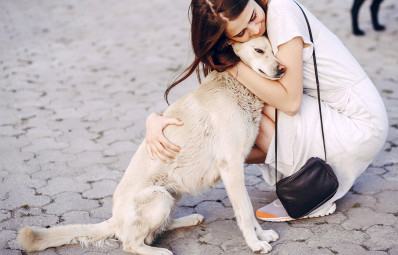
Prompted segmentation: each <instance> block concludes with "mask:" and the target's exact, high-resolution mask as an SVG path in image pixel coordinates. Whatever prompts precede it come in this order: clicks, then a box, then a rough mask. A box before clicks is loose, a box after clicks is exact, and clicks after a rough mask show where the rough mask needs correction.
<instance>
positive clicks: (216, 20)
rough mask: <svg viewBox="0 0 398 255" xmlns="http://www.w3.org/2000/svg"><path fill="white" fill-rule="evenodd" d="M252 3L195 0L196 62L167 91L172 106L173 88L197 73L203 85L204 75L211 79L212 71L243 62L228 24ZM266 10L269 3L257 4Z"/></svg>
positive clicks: (192, 10) (193, 33) (192, 9)
mask: <svg viewBox="0 0 398 255" xmlns="http://www.w3.org/2000/svg"><path fill="white" fill-rule="evenodd" d="M248 2H249V0H192V1H191V5H190V7H189V10H190V13H191V43H192V48H193V52H194V54H195V59H194V61H193V62H192V64H191V65H190V66H188V68H187V69H185V70H184V71H183V72H182V73H181V74H180V75H179V76H178V77H177V79H176V80H175V81H174V82H173V83H172V84H171V85H170V86H169V87H168V88H167V89H166V91H165V93H164V97H165V99H166V102H167V103H168V94H169V92H170V90H171V89H172V88H174V87H175V86H176V85H178V84H179V83H181V82H182V81H184V80H185V79H186V78H188V77H189V76H190V75H191V74H192V73H193V72H194V71H196V74H197V77H198V80H199V82H200V81H201V72H202V74H203V75H204V76H207V74H209V73H210V72H211V71H213V70H216V71H218V72H223V71H225V70H227V69H228V68H230V67H233V66H234V65H235V64H236V63H237V62H238V61H239V58H238V57H237V56H236V55H235V53H234V52H233V50H232V46H231V45H229V44H228V38H227V37H226V35H225V30H226V26H227V21H228V20H234V19H236V18H238V17H239V15H240V14H241V13H242V11H243V10H244V9H245V8H246V5H247V3H248ZM256 2H257V3H258V4H260V6H262V7H265V2H266V0H256Z"/></svg>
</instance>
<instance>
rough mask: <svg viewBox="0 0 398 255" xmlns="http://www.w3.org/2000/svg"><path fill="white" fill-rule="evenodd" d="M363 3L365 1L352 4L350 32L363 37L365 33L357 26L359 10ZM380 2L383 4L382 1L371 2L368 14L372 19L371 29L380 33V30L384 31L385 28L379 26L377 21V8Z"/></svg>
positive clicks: (355, 0) (357, 0)
mask: <svg viewBox="0 0 398 255" xmlns="http://www.w3.org/2000/svg"><path fill="white" fill-rule="evenodd" d="M364 2H365V0H354V4H353V5H352V8H351V17H352V32H353V33H354V34H355V35H364V34H365V32H364V31H362V30H361V29H360V28H359V25H358V13H359V9H360V8H361V6H362V4H363V3H364ZM381 2H383V0H373V2H372V4H371V6H370V14H371V17H372V24H373V28H374V29H375V30H377V31H381V30H384V29H385V26H383V25H380V23H379V20H378V13H379V7H380V4H381Z"/></svg>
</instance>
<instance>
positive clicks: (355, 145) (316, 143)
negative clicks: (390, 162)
mask: <svg viewBox="0 0 398 255" xmlns="http://www.w3.org/2000/svg"><path fill="white" fill-rule="evenodd" d="M190 8H191V14H192V25H191V39H192V45H193V51H194V53H195V60H194V62H193V63H192V64H191V66H189V67H188V68H187V70H186V72H185V75H184V76H182V78H180V79H179V80H177V81H176V82H175V83H174V84H172V85H171V86H170V87H169V88H168V89H167V90H166V93H165V95H166V99H167V94H168V92H169V91H170V89H171V88H173V87H174V86H175V85H177V84H179V83H180V82H181V81H183V80H184V79H186V78H187V77H188V76H189V75H191V74H192V73H193V72H194V71H195V70H196V71H197V72H198V74H199V73H202V74H204V75H207V74H208V73H209V71H212V70H217V71H220V72H221V71H228V72H230V73H231V74H232V75H235V74H236V73H237V74H238V75H237V80H239V81H240V82H241V83H242V84H243V85H244V86H245V87H247V88H248V89H249V90H250V91H251V92H253V93H254V94H255V95H257V96H258V97H259V98H261V99H262V100H263V101H264V102H265V103H266V106H265V107H264V109H263V116H262V122H261V125H260V133H259V135H258V138H257V140H256V143H255V146H254V147H253V150H252V152H251V153H250V155H249V156H248V158H247V162H248V163H263V164H261V165H260V167H261V169H262V171H263V175H264V178H265V180H266V181H267V182H268V183H269V184H270V185H273V184H275V178H274V176H273V174H272V171H269V170H268V167H267V166H268V165H271V166H272V165H274V164H275V160H274V157H275V154H274V141H273V135H274V130H275V124H274V119H275V116H274V112H275V108H277V109H279V116H278V118H279V120H278V131H279V134H280V135H279V136H278V148H280V149H278V171H279V175H281V176H290V175H292V174H293V173H295V172H296V171H298V170H299V169H300V167H301V166H303V165H304V163H305V162H306V161H307V160H308V159H309V158H310V157H312V156H316V157H320V158H324V153H323V144H322V135H321V130H320V119H319V112H318V106H317V91H316V83H315V76H314V65H313V61H312V52H313V49H314V48H316V56H317V66H318V72H319V79H320V89H321V101H322V102H321V103H322V117H323V123H324V131H325V140H326V151H327V157H328V163H329V164H330V165H331V166H332V168H333V169H334V171H335V173H336V176H337V178H338V179H339V182H340V187H339V189H338V191H337V193H336V195H335V196H334V197H333V198H332V199H331V200H330V201H328V202H327V203H325V204H324V205H323V206H322V207H321V208H319V209H318V210H316V211H314V212H312V213H311V214H310V215H309V217H319V216H324V215H328V214H331V213H333V212H334V211H335V209H336V206H335V204H334V201H336V200H337V199H339V198H341V197H342V196H343V195H344V194H346V193H347V192H348V190H349V189H350V187H351V186H352V184H353V183H354V181H355V179H356V178H357V177H358V176H359V175H360V174H361V173H362V172H363V171H364V170H365V169H366V168H367V167H368V165H369V164H370V162H371V161H372V160H373V159H374V157H375V156H376V154H377V153H378V152H379V150H380V149H381V147H382V146H383V144H384V142H385V139H386V135H387V128H388V127H387V114H386V110H385V107H384V104H383V101H382V99H381V97H380V95H379V93H378V91H377V90H376V88H375V87H374V85H373V83H372V81H371V80H370V79H369V77H368V76H367V75H366V73H365V72H364V71H363V70H362V68H361V67H360V65H359V64H358V63H357V61H356V60H355V59H354V58H353V56H352V55H351V54H350V53H349V52H348V50H347V49H346V48H345V47H344V45H343V44H342V43H341V41H340V40H339V39H338V38H337V37H336V36H335V35H334V34H333V33H332V32H330V31H329V30H328V29H327V28H326V27H325V26H324V25H323V24H322V23H321V22H320V21H319V20H317V19H316V18H315V17H314V16H313V15H312V14H311V13H310V12H309V11H308V10H307V9H305V8H304V7H303V9H304V11H305V13H306V15H307V17H308V19H309V22H310V25H311V29H312V33H313V36H314V45H313V44H312V43H311V40H310V38H309V32H308V28H307V24H306V22H305V18H304V16H303V13H302V12H301V10H300V8H299V7H298V6H297V4H296V3H295V2H294V0H268V1H267V0H192V2H191V6H190ZM262 35H266V36H267V37H268V38H269V40H270V41H271V44H272V47H273V51H274V54H276V57H277V58H278V59H280V60H281V61H282V62H283V63H284V64H285V65H286V67H287V71H286V73H285V75H284V76H283V78H282V79H280V80H279V81H271V80H267V79H265V78H262V77H261V76H259V75H258V74H257V73H255V72H254V71H253V70H251V69H250V68H249V67H248V66H246V65H245V64H244V63H242V62H240V61H239V59H238V58H237V57H236V56H235V55H234V53H233V51H232V47H231V46H230V45H231V44H233V43H234V42H246V41H248V40H250V39H251V38H254V37H258V36H262ZM226 110H228V109H226ZM171 124H173V125H183V123H182V122H181V121H179V120H177V119H172V118H164V117H162V116H161V115H158V114H155V113H153V114H151V115H150V116H149V117H148V118H147V123H146V128H147V134H146V144H147V149H148V152H149V154H150V155H151V157H152V159H154V160H155V159H156V157H158V158H160V159H162V160H167V157H170V158H173V157H174V156H175V155H176V153H178V151H179V149H180V148H179V147H178V146H177V145H174V144H172V143H171V142H170V141H168V140H167V139H166V138H165V137H164V136H163V133H162V130H163V129H164V128H165V127H166V126H167V125H171ZM256 215H257V217H258V218H259V219H262V220H266V221H287V220H292V218H290V217H289V216H288V215H287V213H286V211H285V210H284V208H283V207H282V206H281V204H280V201H279V200H276V201H274V202H273V203H271V204H269V205H266V206H264V207H263V208H260V209H258V210H257V212H256Z"/></svg>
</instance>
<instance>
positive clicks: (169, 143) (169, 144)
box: [159, 136, 180, 158]
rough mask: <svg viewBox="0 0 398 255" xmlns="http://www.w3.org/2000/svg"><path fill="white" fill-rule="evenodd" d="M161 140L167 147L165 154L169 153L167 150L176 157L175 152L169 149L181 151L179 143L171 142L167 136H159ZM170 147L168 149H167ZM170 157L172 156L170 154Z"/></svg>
mask: <svg viewBox="0 0 398 255" xmlns="http://www.w3.org/2000/svg"><path fill="white" fill-rule="evenodd" d="M159 141H160V143H161V144H162V145H163V146H164V148H166V149H165V150H164V151H165V154H167V153H166V152H168V153H169V154H167V156H168V155H170V154H171V155H173V158H174V157H175V155H174V153H171V152H169V151H168V150H171V151H174V152H179V151H180V147H178V146H177V145H175V144H174V143H172V142H170V141H169V140H167V138H166V137H164V136H163V137H159ZM167 149H168V150H167ZM168 157H169V158H170V156H168Z"/></svg>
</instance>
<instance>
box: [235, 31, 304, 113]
mask: <svg viewBox="0 0 398 255" xmlns="http://www.w3.org/2000/svg"><path fill="white" fill-rule="evenodd" d="M276 57H277V58H278V59H279V60H280V61H281V62H282V63H283V64H284V65H285V66H286V67H287V69H286V73H285V75H284V76H283V77H282V78H281V79H280V80H278V81H272V80H269V79H265V78H264V77H262V76H260V75H259V74H257V73H256V72H255V71H253V70H252V69H251V68H250V67H248V66H247V65H244V64H243V63H242V65H239V70H238V76H237V79H238V81H239V82H241V83H242V84H243V85H244V86H245V87H246V88H248V89H249V90H250V91H251V92H252V93H253V94H255V95H256V96H258V97H259V98H260V99H261V100H263V101H264V102H266V103H267V104H269V105H272V106H273V107H275V108H277V109H279V110H281V111H283V112H284V113H286V114H289V115H294V114H296V113H297V112H298V110H299V109H300V106H301V98H302V95H303V40H302V38H301V37H295V38H293V39H292V40H290V41H288V42H286V43H284V44H282V45H280V46H279V47H278V53H277V54H276ZM235 68H236V67H234V68H231V69H228V71H229V72H230V73H231V74H232V75H235V73H236V69H235Z"/></svg>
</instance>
